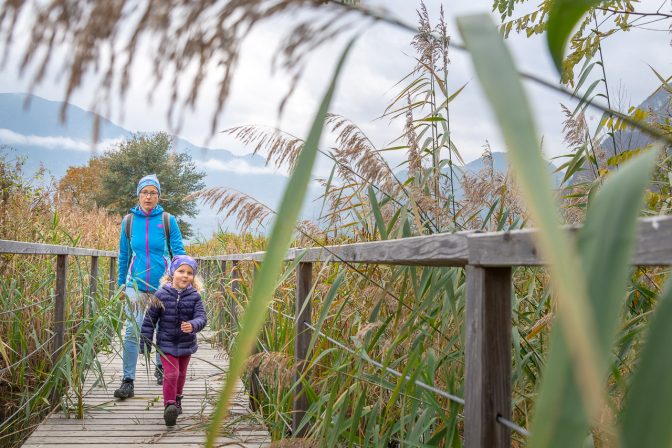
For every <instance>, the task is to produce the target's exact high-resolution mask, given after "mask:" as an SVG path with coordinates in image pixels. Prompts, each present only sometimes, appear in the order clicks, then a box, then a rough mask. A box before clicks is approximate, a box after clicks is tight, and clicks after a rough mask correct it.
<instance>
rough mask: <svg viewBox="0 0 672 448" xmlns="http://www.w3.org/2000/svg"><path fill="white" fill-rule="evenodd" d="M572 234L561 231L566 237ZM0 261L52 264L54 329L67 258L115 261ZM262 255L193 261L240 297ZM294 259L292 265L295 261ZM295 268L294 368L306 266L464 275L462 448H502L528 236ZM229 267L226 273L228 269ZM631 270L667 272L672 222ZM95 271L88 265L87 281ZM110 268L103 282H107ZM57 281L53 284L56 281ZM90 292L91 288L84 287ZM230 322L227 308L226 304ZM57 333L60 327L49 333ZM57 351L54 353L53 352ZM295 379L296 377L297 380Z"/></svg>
mask: <svg viewBox="0 0 672 448" xmlns="http://www.w3.org/2000/svg"><path fill="white" fill-rule="evenodd" d="M573 230H574V229H571V228H569V229H568V231H570V232H572V231H573ZM0 253H23V254H42V255H56V256H57V283H58V284H59V287H57V298H56V300H57V301H60V304H59V305H58V306H56V307H55V309H56V311H55V312H56V313H57V316H56V318H55V321H56V325H58V323H59V322H61V323H62V321H63V320H64V316H63V311H62V309H64V306H65V296H66V285H65V275H66V274H65V266H66V258H65V257H67V256H68V255H83V256H91V257H93V258H92V260H94V259H96V258H97V257H99V256H107V257H115V256H116V253H111V252H101V251H94V250H89V249H75V248H66V247H61V246H47V245H41V244H30V243H17V242H11V241H2V240H0ZM263 257H264V254H263V253H262V252H258V253H248V254H234V255H220V256H211V257H199V262H200V263H202V264H204V265H205V266H204V269H203V272H204V273H205V274H206V275H207V274H208V273H209V272H214V269H210V266H209V265H210V264H212V263H215V262H216V263H218V264H219V266H218V268H219V269H218V270H219V271H220V272H229V271H228V269H230V270H231V271H230V272H231V275H232V277H231V278H232V279H233V282H232V285H231V286H232V288H231V290H232V292H233V294H234V295H238V294H239V293H240V282H241V277H240V263H242V262H248V261H255V262H261V261H262V260H263ZM299 257H300V258H299ZM297 259H298V261H299V265H298V269H297V271H296V303H295V315H294V316H293V318H294V320H295V325H296V328H295V335H296V336H295V350H294V357H295V362H296V365H297V366H304V365H305V361H306V360H307V359H308V355H309V353H308V348H309V341H310V339H311V337H312V333H311V331H312V330H311V328H312V325H311V321H310V316H311V304H310V303H306V300H307V298H308V293H309V290H310V285H311V282H312V272H313V265H314V263H343V262H347V263H371V264H388V265H411V266H454V267H463V268H465V275H466V282H467V283H466V318H465V325H466V332H465V334H466V354H465V397H464V402H465V412H464V439H465V446H467V447H469V448H471V447H510V446H511V429H510V425H506V424H503V423H505V422H507V421H508V419H510V418H511V359H512V353H511V348H512V339H511V303H510V301H511V284H512V277H511V274H512V268H513V267H515V266H539V265H543V264H544V261H543V259H542V257H541V255H540V254H539V253H538V251H537V249H536V247H535V244H534V230H522V231H512V232H494V233H458V234H439V235H430V236H422V237H413V238H405V239H400V240H389V241H376V242H369V243H357V244H348V245H340V246H328V247H322V248H310V249H292V250H290V251H289V253H288V254H287V257H286V260H287V261H292V260H297ZM229 263H231V265H230V266H229ZM632 264H633V265H638V266H664V265H670V264H672V217H660V218H645V219H641V220H640V221H639V228H638V235H637V246H636V250H635V253H634V256H633V259H632ZM96 266H97V263H96V262H95V261H93V262H92V267H91V271H92V278H94V277H95V276H94V269H97V267H96ZM113 267H114V266H113V265H112V266H111V268H110V281H111V282H113V281H114V275H113V272H112V270H113ZM58 279H60V280H58ZM91 288H95V283H94V282H92V284H91ZM228 306H229V312H230V313H231V315H232V316H234V318H235V316H237V312H238V311H237V305H236V302H235V301H234V300H231V301H230V302H229V304H228ZM55 331H61V332H62V325H61V326H60V327H57V328H55ZM58 346H59V345H56V347H58ZM301 373H302V372H301V371H298V372H297V375H301ZM307 409H308V402H307V399H306V397H305V395H304V394H303V393H302V389H301V387H300V386H299V387H297V388H296V389H295V391H294V401H293V412H292V425H291V426H292V429H293V434H294V435H299V431H298V427H299V422H300V421H301V419H302V418H303V415H304V414H305V412H306V411H307Z"/></svg>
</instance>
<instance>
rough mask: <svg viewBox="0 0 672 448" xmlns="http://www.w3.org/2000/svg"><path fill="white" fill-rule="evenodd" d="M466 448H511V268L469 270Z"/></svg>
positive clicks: (465, 416)
mask: <svg viewBox="0 0 672 448" xmlns="http://www.w3.org/2000/svg"><path fill="white" fill-rule="evenodd" d="M466 276H467V299H466V308H467V309H466V322H465V325H466V354H465V358H466V364H465V378H466V379H465V383H466V390H465V397H464V401H465V409H464V441H465V447H467V448H476V447H486V446H487V447H492V448H503V447H506V448H509V447H510V446H511V431H510V430H509V429H508V428H506V427H505V426H503V425H501V424H499V423H498V422H497V420H496V419H497V416H498V415H501V416H502V417H504V418H507V419H510V418H511V268H510V267H506V268H483V267H478V266H467V267H466Z"/></svg>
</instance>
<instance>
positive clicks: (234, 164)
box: [196, 159, 287, 177]
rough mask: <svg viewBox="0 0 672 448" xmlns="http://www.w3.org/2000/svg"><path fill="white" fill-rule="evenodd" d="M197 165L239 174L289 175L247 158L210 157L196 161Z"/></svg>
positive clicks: (207, 169) (207, 168)
mask: <svg viewBox="0 0 672 448" xmlns="http://www.w3.org/2000/svg"><path fill="white" fill-rule="evenodd" d="M196 166H198V167H199V168H203V169H205V170H206V171H209V170H212V171H222V172H234V173H238V174H252V175H257V174H277V175H280V176H285V177H286V176H287V173H285V172H283V171H280V170H277V169H275V168H274V167H272V166H253V165H250V164H249V163H247V162H246V161H245V160H240V159H233V160H227V161H226V162H222V161H221V160H217V159H208V160H206V161H205V162H202V161H196Z"/></svg>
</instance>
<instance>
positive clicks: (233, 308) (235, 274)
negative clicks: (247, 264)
mask: <svg viewBox="0 0 672 448" xmlns="http://www.w3.org/2000/svg"><path fill="white" fill-rule="evenodd" d="M238 263H239V262H238V260H234V261H233V262H231V293H232V294H231V299H230V300H229V312H230V313H231V324H232V326H233V328H232V330H235V329H237V328H238V303H237V302H238V301H240V279H241V277H240V265H239V264H238Z"/></svg>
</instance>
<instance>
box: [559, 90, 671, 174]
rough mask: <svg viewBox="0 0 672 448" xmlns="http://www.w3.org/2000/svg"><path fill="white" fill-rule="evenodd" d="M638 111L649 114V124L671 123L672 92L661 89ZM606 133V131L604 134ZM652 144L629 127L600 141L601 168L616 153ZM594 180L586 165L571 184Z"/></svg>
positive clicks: (639, 107)
mask: <svg viewBox="0 0 672 448" xmlns="http://www.w3.org/2000/svg"><path fill="white" fill-rule="evenodd" d="M637 109H639V110H642V111H644V112H646V113H647V114H648V115H647V117H646V122H647V123H648V124H651V123H665V122H666V121H667V122H669V120H671V119H672V92H670V91H668V90H665V89H664V88H663V87H660V88H658V89H656V91H655V92H653V94H651V96H649V97H648V98H647V99H645V100H644V101H643V102H642V103H641V104H640V105H639V106H637ZM605 131H606V129H605V130H604V131H603V132H605ZM651 143H653V138H651V136H649V135H648V134H644V133H643V132H642V131H640V130H639V129H635V128H632V127H630V126H628V127H627V128H626V129H624V130H621V131H615V132H614V137H613V138H612V136H611V135H606V136H604V137H603V138H602V139H601V140H600V148H601V149H602V153H603V155H604V156H599V155H598V160H599V165H600V167H601V168H602V167H605V165H607V163H606V161H607V159H608V158H609V157H613V156H614V153H617V154H620V153H622V152H624V151H628V150H632V149H638V148H644V147H646V146H647V145H649V144H651ZM614 148H615V149H616V150H615V151H614ZM671 149H672V148H671ZM669 151H670V149H668V152H669ZM607 169H613V166H607ZM593 180H595V172H594V170H593V169H592V168H591V167H590V166H586V165H584V169H583V170H582V171H579V172H577V173H575V174H574V176H573V177H572V179H571V180H570V181H569V183H570V184H580V183H585V182H592V181H593Z"/></svg>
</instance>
